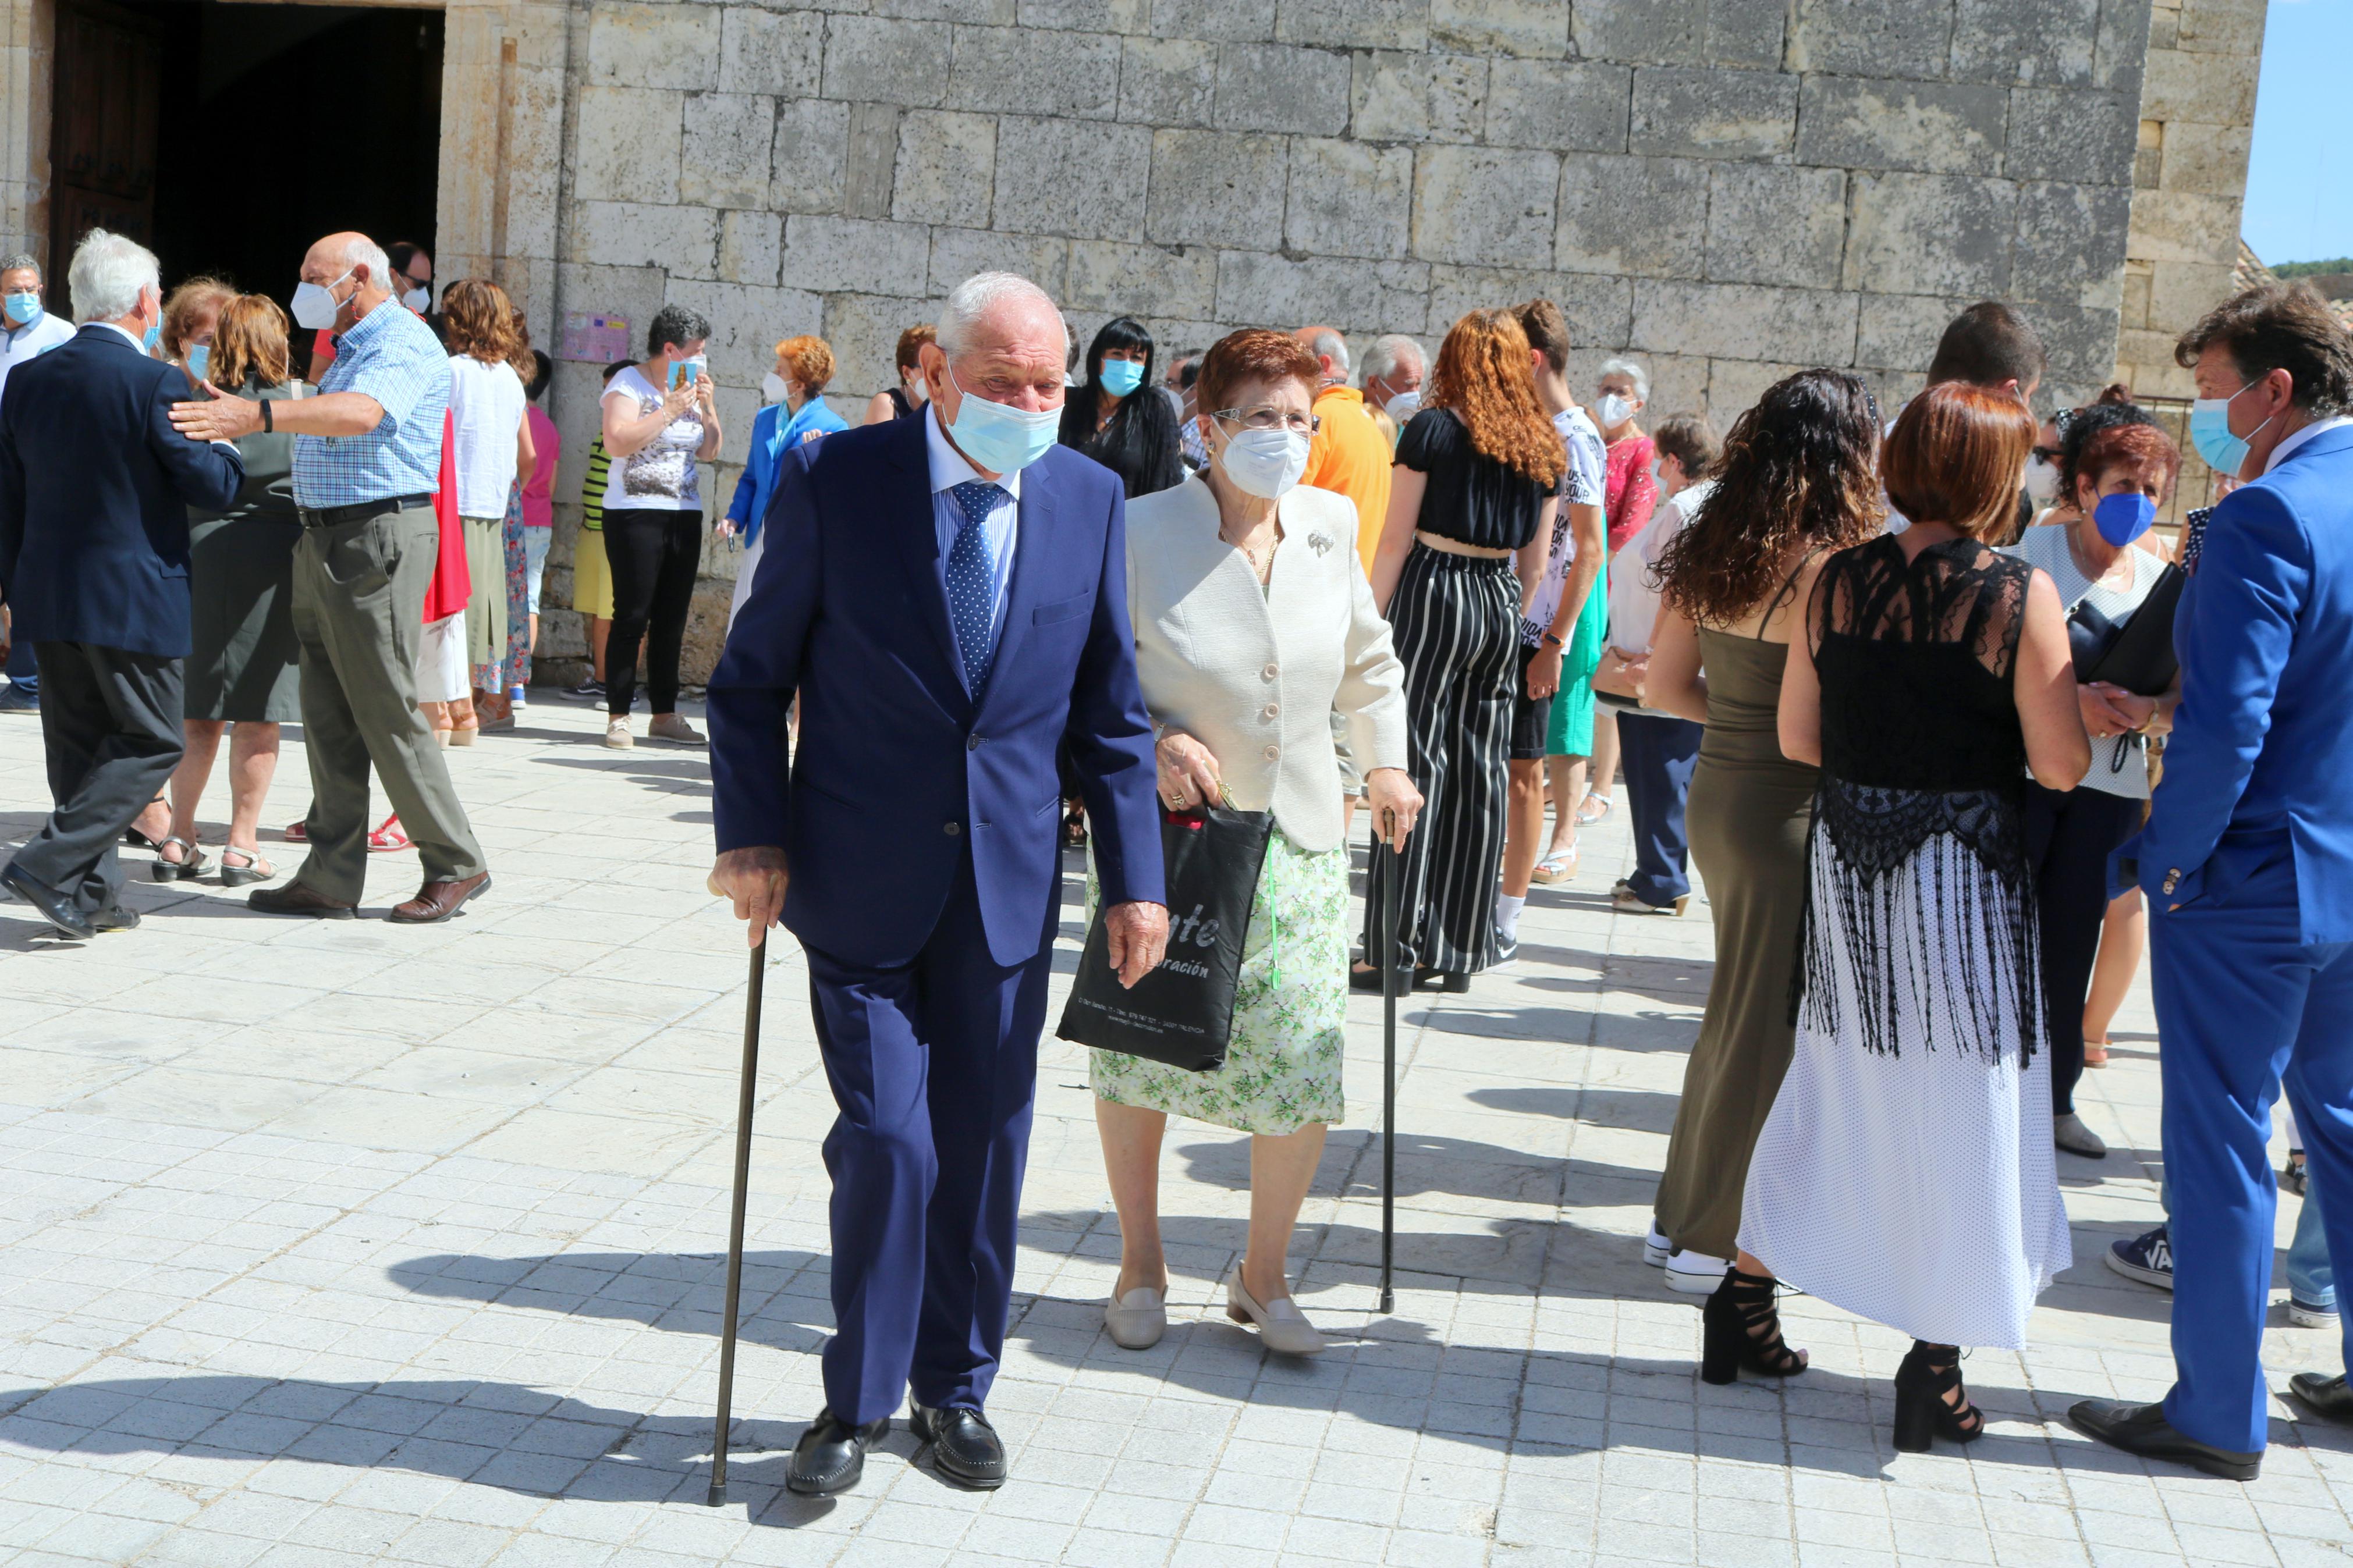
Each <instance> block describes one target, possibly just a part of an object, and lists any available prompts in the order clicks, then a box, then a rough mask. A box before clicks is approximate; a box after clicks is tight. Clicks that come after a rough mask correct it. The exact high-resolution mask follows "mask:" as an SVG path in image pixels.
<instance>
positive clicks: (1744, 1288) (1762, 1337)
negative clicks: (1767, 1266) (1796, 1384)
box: [1699, 1268, 1806, 1384]
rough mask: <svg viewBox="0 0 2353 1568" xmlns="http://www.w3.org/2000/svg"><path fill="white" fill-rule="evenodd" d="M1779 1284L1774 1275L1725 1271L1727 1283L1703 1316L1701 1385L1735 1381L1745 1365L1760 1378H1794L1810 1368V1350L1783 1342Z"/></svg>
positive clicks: (1712, 1299)
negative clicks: (1775, 1302) (1776, 1298)
mask: <svg viewBox="0 0 2353 1568" xmlns="http://www.w3.org/2000/svg"><path fill="white" fill-rule="evenodd" d="M1779 1284H1780V1281H1778V1280H1777V1279H1773V1278H1772V1277H1771V1276H1770V1275H1764V1274H1743V1273H1742V1272H1741V1271H1740V1270H1739V1269H1737V1268H1727V1269H1725V1271H1724V1283H1723V1284H1721V1285H1718V1286H1717V1287H1716V1288H1715V1294H1714V1295H1712V1296H1710V1297H1709V1298H1708V1299H1707V1305H1706V1307H1705V1308H1704V1309H1703V1310H1701V1312H1700V1324H1701V1330H1702V1335H1701V1349H1700V1360H1699V1380H1700V1381H1701V1382H1702V1383H1715V1384H1725V1383H1732V1382H1736V1381H1737V1380H1738V1378H1739V1375H1740V1369H1741V1368H1742V1367H1746V1368H1747V1369H1748V1370H1749V1371H1750V1372H1753V1373H1757V1375H1758V1376H1759V1377H1795V1376H1797V1375H1798V1373H1801V1372H1803V1371H1805V1370H1806V1357H1805V1352H1802V1351H1793V1350H1791V1349H1790V1348H1789V1346H1788V1342H1787V1341H1785V1340H1783V1339H1782V1338H1781V1314H1780V1311H1779V1310H1778V1309H1777V1308H1776V1307H1775V1306H1774V1305H1773V1298H1774V1294H1775V1290H1776V1289H1777V1287H1778V1285H1779Z"/></svg>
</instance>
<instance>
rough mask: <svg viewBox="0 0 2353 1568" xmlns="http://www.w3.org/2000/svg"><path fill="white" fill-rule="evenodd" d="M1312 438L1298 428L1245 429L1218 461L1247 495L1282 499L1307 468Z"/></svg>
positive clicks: (1230, 441)
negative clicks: (1309, 438)
mask: <svg viewBox="0 0 2353 1568" xmlns="http://www.w3.org/2000/svg"><path fill="white" fill-rule="evenodd" d="M1307 448H1308V441H1307V437H1305V436H1303V435H1301V434H1300V433H1299V432H1297V431H1295V430H1290V429H1286V428H1284V427H1283V426H1279V425H1278V426H1275V427H1274V428H1273V429H1271V430H1244V431H1243V432H1241V433H1240V435H1238V436H1236V437H1233V438H1232V439H1231V440H1229V441H1228V442H1227V443H1226V449H1225V450H1224V451H1222V452H1220V453H1219V454H1218V464H1219V467H1220V468H1224V469H1225V471H1226V478H1228V479H1231V480H1232V481H1233V482H1234V488H1235V489H1238V490H1240V491H1241V492H1242V493H1243V494H1244V495H1252V496H1257V497H1258V498H1259V499H1261V500H1282V495H1283V492H1284V491H1286V490H1288V489H1291V488H1292V487H1293V485H1296V484H1297V483H1298V482H1299V481H1300V479H1301V478H1302V477H1303V476H1304V475H1305V474H1306V472H1307Z"/></svg>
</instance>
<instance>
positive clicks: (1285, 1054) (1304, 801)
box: [1089, 331, 1421, 1355]
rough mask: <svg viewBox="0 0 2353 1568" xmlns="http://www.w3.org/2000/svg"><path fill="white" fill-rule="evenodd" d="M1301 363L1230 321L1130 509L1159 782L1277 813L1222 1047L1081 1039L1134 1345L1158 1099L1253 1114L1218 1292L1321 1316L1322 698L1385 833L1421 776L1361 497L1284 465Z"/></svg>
mask: <svg viewBox="0 0 2353 1568" xmlns="http://www.w3.org/2000/svg"><path fill="white" fill-rule="evenodd" d="M1316 374H1317V366H1316V362H1315V360H1314V357H1313V356H1311V355H1310V354H1308V353H1306V351H1305V350H1303V348H1301V347H1300V345H1299V343H1298V342H1296V341H1295V340H1294V339H1293V338H1291V337H1289V336H1287V335H1285V334H1284V333H1282V332H1273V331H1241V332H1236V333H1234V334H1232V335H1231V336H1229V337H1228V338H1225V339H1224V340H1222V341H1221V342H1219V343H1218V344H1217V345H1216V346H1215V347H1213V348H1212V349H1210V351H1209V352H1208V355H1207V356H1206V357H1205V358H1204V359H1203V361H1202V363H1201V371H1200V378H1199V381H1198V386H1197V392H1198V405H1199V407H1200V408H1201V410H1202V413H1201V415H1200V416H1199V417H1200V426H1201V431H1202V435H1203V437H1204V439H1205V440H1206V442H1207V444H1208V449H1209V453H1210V461H1209V466H1208V469H1207V470H1206V471H1205V472H1204V473H1203V474H1202V475H1201V476H1199V477H1198V478H1194V479H1187V481H1186V482H1185V483H1183V484H1181V485H1179V486H1177V487H1176V489H1170V490H1162V491H1160V492H1158V493H1157V494H1155V495H1150V496H1146V497H1143V498H1141V499H1139V500H1134V501H1131V502H1130V503H1129V504H1128V509H1127V579H1128V610H1129V614H1130V615H1131V616H1132V617H1133V619H1134V626H1135V648H1136V674H1137V678H1138V679H1139V680H1140V682H1141V683H1142V685H1143V689H1144V700H1145V705H1146V706H1147V707H1148V708H1149V709H1150V710H1152V719H1153V724H1154V727H1155V730H1156V731H1158V735H1159V752H1158V755H1159V784H1160V795H1161V798H1162V799H1163V800H1164V801H1165V802H1166V804H1167V805H1168V806H1169V807H1170V808H1171V809H1172V810H1184V809H1187V808H1190V807H1193V806H1196V805H1199V804H1201V803H1202V802H1203V801H1205V800H1207V801H1212V802H1214V801H1217V800H1219V799H1220V798H1221V797H1222V798H1224V799H1227V800H1229V801H1230V802H1231V803H1232V804H1233V805H1235V806H1237V807H1240V808H1241V809H1243V810H1250V811H1270V812H1271V813H1272V814H1273V816H1274V829H1275V830H1274V832H1273V833H1272V834H1271V836H1270V838H1269V842H1268V845H1267V853H1266V865H1265V868H1264V870H1262V871H1261V873H1260V877H1259V885H1258V893H1257V898H1256V900H1255V901H1254V902H1253V904H1252V906H1251V910H1250V937H1249V941H1248V944H1247V946H1246V948H1245V950H1244V952H1243V956H1242V968H1241V975H1240V986H1239V989H1238V991H1237V994H1236V999H1235V1005H1234V1024H1233V1036H1232V1039H1231V1042H1230V1044H1229V1047H1228V1050H1227V1056H1226V1062H1225V1065H1224V1066H1223V1067H1222V1068H1219V1069H1217V1070H1216V1071H1214V1072H1205V1073H1194V1072H1187V1071H1184V1070H1182V1069H1181V1068H1169V1067H1164V1066H1162V1065H1160V1064H1159V1063H1156V1062H1149V1061H1144V1060H1141V1059H1139V1058H1134V1057H1128V1056H1122V1055H1119V1054H1117V1053H1115V1052H1110V1051H1100V1050H1099V1051H1095V1052H1093V1053H1092V1058H1093V1060H1092V1068H1091V1070H1090V1074H1089V1077H1090V1079H1091V1080H1092V1087H1093V1089H1094V1091H1095V1097H1096V1098H1095V1124H1096V1127H1097V1128H1098V1130H1099V1131H1101V1132H1102V1134H1103V1163H1104V1164H1105V1166H1106V1167H1107V1168H1108V1171H1109V1173H1110V1177H1111V1190H1112V1198H1113V1202H1114V1203H1115V1204H1116V1205H1118V1209H1119V1226H1120V1270H1119V1282H1118V1284H1117V1285H1116V1286H1115V1287H1113V1291H1112V1299H1111V1302H1110V1304H1109V1305H1108V1306H1107V1307H1106V1308H1105V1309H1104V1314H1103V1316H1104V1321H1105V1323H1106V1324H1107V1325H1108V1327H1109V1328H1110V1331H1111V1336H1112V1338H1113V1341H1114V1342H1117V1343H1119V1344H1121V1345H1124V1346H1125V1347H1127V1348H1129V1349H1131V1350H1141V1349H1144V1348H1145V1347H1146V1346H1149V1345H1152V1344H1154V1343H1155V1342H1157V1341H1158V1340H1159V1338H1160V1336H1161V1334H1162V1332H1163V1331H1165V1330H1166V1327H1167V1321H1168V1319H1167V1309H1166V1296H1167V1290H1168V1267H1167V1261H1166V1258H1165V1257H1164V1256H1163V1254H1162V1251H1161V1245H1160V1215H1159V1204H1158V1197H1159V1193H1158V1184H1159V1170H1160V1139H1161V1133H1162V1131H1163V1130H1164V1129H1165V1128H1166V1125H1167V1121H1168V1116H1169V1113H1170V1112H1172V1111H1174V1112H1176V1113H1177V1114H1180V1115H1185V1116H1192V1117H1197V1118H1198V1119H1200V1120H1201V1121H1212V1122H1215V1123H1217V1124H1218V1125H1219V1126H1221V1127H1230V1128H1233V1129H1235V1130H1237V1131H1243V1132H1248V1133H1250V1134H1251V1139H1250V1243H1249V1247H1248V1249H1247V1251H1245V1253H1244V1254H1243V1257H1242V1259H1241V1263H1240V1267H1239V1268H1237V1269H1236V1270H1235V1271H1234V1273H1233V1274H1232V1275H1231V1276H1230V1277H1229V1279H1227V1281H1226V1311H1227V1313H1228V1315H1229V1316H1230V1317H1231V1318H1232V1319H1233V1320H1234V1321H1236V1322H1240V1323H1246V1324H1248V1323H1254V1324H1256V1325H1257V1327H1258V1331H1259V1333H1260V1336H1261V1340H1262V1341H1263V1342H1264V1343H1265V1344H1266V1346H1267V1347H1268V1348H1269V1349H1271V1350H1275V1351H1280V1352H1287V1353H1290V1354H1294V1355H1312V1354H1314V1353H1315V1352H1317V1351H1320V1350H1322V1349H1323V1348H1324V1339H1323V1336H1322V1335H1321V1334H1319V1333H1317V1332H1316V1331H1315V1328H1314V1325H1313V1324H1311V1323H1310V1322H1308V1321H1307V1319H1306V1318H1305V1317H1304V1316H1303V1314H1302V1313H1301V1312H1300V1310H1299V1308H1298V1306H1297V1305H1296V1304H1295V1303H1294V1302H1293V1300H1292V1299H1291V1286H1290V1278H1289V1267H1288V1260H1287V1256H1286V1255H1287V1254H1288V1253H1289V1251H1290V1247H1291V1231H1292V1226H1293V1224H1294V1223H1295V1222H1296V1221H1297V1219H1298V1217H1299V1208H1300V1205H1301V1204H1302V1203H1303V1202H1304V1201H1305V1200H1306V1197H1307V1189H1308V1186H1309V1184H1311V1183H1312V1182H1313V1181H1314V1178H1315V1167H1316V1163H1317V1162H1318V1160H1319V1159H1320V1158H1321V1157H1322V1155H1323V1152H1324V1129H1325V1128H1326V1127H1328V1126H1329V1125H1330V1124H1331V1123H1333V1122H1335V1121H1339V1120H1340V1119H1341V1116H1342V1113H1343V1110H1344V1109H1345V1102H1344V1100H1343V1098H1342V1094H1341V1086H1340V1063H1341V1057H1342V1054H1343V1047H1344V1042H1345V1029H1346V1025H1347V1002H1348V931H1349V929H1350V926H1349V920H1348V847H1347V843H1346V829H1345V823H1344V819H1343V816H1342V808H1341V787H1340V772H1339V764H1338V762H1337V759H1336V758H1335V754H1334V752H1333V748H1332V726H1331V721H1330V716H1331V714H1332V713H1333V712H1334V711H1335V710H1337V711H1338V712H1339V713H1340V714H1341V715H1342V716H1343V717H1344V718H1345V721H1347V726H1348V736H1349V744H1350V747H1351V749H1352V750H1353V751H1354V752H1355V753H1356V756H1357V757H1358V758H1359V759H1364V760H1366V761H1367V762H1368V763H1369V764H1370V765H1369V766H1368V767H1367V769H1366V780H1365V782H1366V796H1367V804H1368V805H1370V807H1371V810H1372V818H1373V822H1374V824H1375V829H1376V832H1377V833H1385V835H1386V837H1388V840H1389V843H1390V846H1391V848H1392V849H1394V847H1396V846H1398V845H1401V844H1402V843H1403V842H1404V837H1405V835H1406V834H1407V833H1408V832H1409V831H1411V829H1412V826H1413V819H1414V816H1415V814H1416V813H1418V812H1419V810H1420V809H1421V796H1420V795H1419V793H1418V792H1417V791H1416V790H1415V789H1414V787H1413V784H1412V783H1411V782H1410V781H1409V780H1408V778H1407V777H1406V774H1405V762H1406V755H1407V740H1406V718H1405V698H1404V692H1403V681H1404V672H1403V669H1402V668H1401V667H1400V666H1399V664H1398V659H1397V656H1396V655H1395V654H1394V653H1393V652H1391V651H1390V647H1389V628H1388V623H1387V622H1385V621H1383V620H1382V619H1381V616H1380V613H1379V612H1378V611H1377V610H1376V609H1374V608H1373V596H1372V589H1371V587H1370V585H1369V584H1367V583H1366V580H1365V574H1364V570H1363V568H1362V567H1361V566H1360V565H1359V564H1358V561H1359V557H1358V555H1357V552H1356V508H1355V507H1354V506H1353V505H1351V504H1350V503H1349V501H1348V500H1346V498H1345V497H1342V496H1338V495H1335V494H1333V493H1332V492H1330V491H1328V490H1320V489H1310V488H1306V487H1303V486H1301V485H1300V484H1299V477H1300V475H1301V474H1302V473H1303V472H1304V471H1305V469H1306V467H1307V449H1308V442H1309V437H1310V436H1311V435H1312V433H1313V432H1314V424H1315V422H1314V413H1313V409H1314V395H1315V381H1316Z"/></svg>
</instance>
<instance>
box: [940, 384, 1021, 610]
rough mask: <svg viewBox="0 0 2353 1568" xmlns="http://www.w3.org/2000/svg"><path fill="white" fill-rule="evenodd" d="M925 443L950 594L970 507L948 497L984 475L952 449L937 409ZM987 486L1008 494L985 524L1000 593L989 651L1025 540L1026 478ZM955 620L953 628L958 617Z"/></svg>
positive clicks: (983, 537) (1006, 477)
mask: <svg viewBox="0 0 2353 1568" xmlns="http://www.w3.org/2000/svg"><path fill="white" fill-rule="evenodd" d="M967 395H969V394H967ZM923 442H924V445H925V446H926V447H928V448H929V450H930V453H931V462H932V527H933V529H934V531H937V533H938V535H939V542H940V581H941V586H942V588H943V590H944V589H945V587H946V583H947V568H948V552H949V551H951V550H953V549H955V542H956V535H957V534H959V533H962V532H963V531H964V508H963V507H961V506H959V505H958V504H956V499H955V497H954V496H952V495H950V494H949V493H948V492H949V491H950V490H952V489H955V487H956V486H958V485H960V484H963V483H965V482H966V481H967V480H971V479H980V470H979V469H977V468H974V467H973V466H972V465H971V464H970V463H969V462H966V461H965V456H964V454H963V453H961V452H959V451H957V450H956V449H955V447H953V446H951V445H949V444H948V438H947V434H946V432H944V431H943V430H942V429H941V428H940V416H939V411H938V405H936V404H934V405H928V406H926V408H925V409H924V411H923ZM982 482H983V483H985V484H993V485H995V486H996V487H997V489H1000V490H1002V491H1004V492H1005V499H1004V500H1000V501H998V502H997V504H996V505H994V506H992V507H990V508H989V510H988V515H987V517H984V518H982V519H981V520H980V545H981V548H982V549H983V550H985V551H987V552H988V575H989V582H990V584H991V587H992V590H993V593H994V603H993V605H992V607H991V610H990V614H989V621H988V646H989V647H992V648H993V647H996V646H997V636H998V634H999V633H1001V632H1002V631H1003V630H1004V629H1005V589H1006V586H1007V584H1009V583H1010V582H1011V581H1012V580H1013V545H1014V542H1015V541H1016V540H1018V538H1019V537H1020V535H1021V504H1020V503H1021V476H1020V475H1019V474H1018V473H1011V474H999V475H998V476H997V478H996V479H987V480H982ZM950 619H951V626H953V619H954V617H950Z"/></svg>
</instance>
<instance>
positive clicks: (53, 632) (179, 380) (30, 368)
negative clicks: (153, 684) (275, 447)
mask: <svg viewBox="0 0 2353 1568" xmlns="http://www.w3.org/2000/svg"><path fill="white" fill-rule="evenodd" d="M190 395H191V394H190V392H189V391H188V378H187V376H186V375H185V374H183V373H182V372H181V370H180V369H179V367H178V366H176V365H170V364H166V363H164V362H163V361H162V360H158V359H150V358H148V357H147V356H146V355H145V354H142V353H140V352H139V351H138V350H137V349H136V348H133V347H132V345H131V342H129V340H127V339H126V338H124V337H123V335H122V334H121V333H120V332H118V331H115V330H114V329H112V328H111V327H104V326H98V325H95V324H93V325H90V326H85V327H84V328H82V330H81V331H79V332H78V333H76V334H75V335H74V337H73V339H72V341H71V342H62V343H59V344H58V346H57V347H56V348H53V349H51V350H50V351H49V352H48V353H45V354H43V355H42V356H41V357H40V358H38V359H37V360H34V361H32V362H31V363H28V364H24V365H20V366H18V367H17V368H16V370H14V371H11V372H10V373H9V375H8V383H7V388H6V392H5V396H0V595H5V596H6V598H7V601H8V608H9V612H10V614H11V615H12V616H14V617H15V621H16V632H15V635H16V637H19V638H21V639H23V640H26V641H29V642H79V643H95V644H97V645H98V646H100V647H117V648H122V649H124V650H126V651H128V652H132V653H143V654H152V655H154V656H155V657H157V658H186V657H187V656H188V647H189V643H188V615H189V601H188V508H189V507H191V506H196V507H202V508H204V509H205V510H208V511H224V510H227V508H228V507H229V505H230V503H232V502H233V501H235V500H237V489H238V487H239V486H241V485H242V484H243V483H244V482H245V463H244V460H243V459H242V458H239V457H238V456H237V448H236V447H231V446H229V445H227V443H225V442H223V443H217V444H216V443H209V442H204V441H191V440H189V439H188V438H187V437H185V436H183V435H181V434H180V433H179V432H178V431H177V430H174V428H172V405H173V404H174V403H175V402H181V401H185V399H186V398H188V397H189V396H190Z"/></svg>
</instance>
